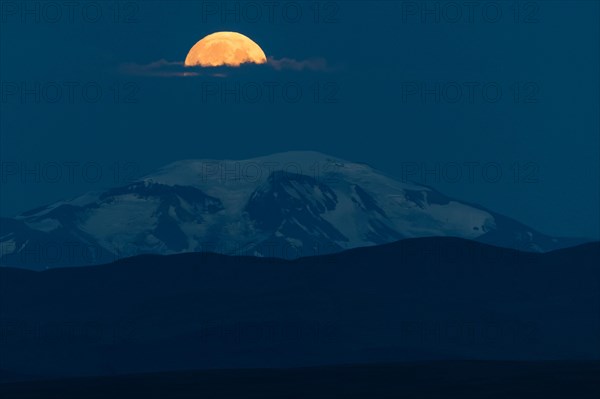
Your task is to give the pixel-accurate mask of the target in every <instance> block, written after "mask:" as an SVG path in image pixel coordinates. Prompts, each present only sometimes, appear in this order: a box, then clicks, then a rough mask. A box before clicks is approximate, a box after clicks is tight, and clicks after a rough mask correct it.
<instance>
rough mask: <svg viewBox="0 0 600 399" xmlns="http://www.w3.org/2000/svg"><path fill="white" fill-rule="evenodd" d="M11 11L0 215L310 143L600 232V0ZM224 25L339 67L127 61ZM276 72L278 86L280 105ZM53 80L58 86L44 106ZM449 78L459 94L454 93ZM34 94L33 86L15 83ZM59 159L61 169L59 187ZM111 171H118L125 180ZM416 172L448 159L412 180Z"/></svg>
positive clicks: (447, 189) (569, 229)
mask: <svg viewBox="0 0 600 399" xmlns="http://www.w3.org/2000/svg"><path fill="white" fill-rule="evenodd" d="M5 3H6V4H8V5H9V7H7V6H6V4H4V3H3V4H4V5H3V7H4V9H3V10H2V15H1V17H2V27H1V32H0V33H1V35H0V37H1V39H0V40H1V42H0V44H1V57H0V75H1V76H0V77H1V80H2V85H3V86H2V114H1V134H2V136H1V150H0V155H1V158H2V162H3V175H2V192H1V193H0V214H1V215H2V216H12V215H14V214H16V213H18V212H22V211H25V210H27V209H30V208H33V207H35V206H38V205H41V204H44V203H49V202H52V201H55V200H58V199H60V198H63V197H69V196H73V195H77V194H79V193H81V192H83V191H87V190H90V189H102V188H106V187H109V186H113V185H118V184H121V183H123V181H125V180H127V178H128V177H131V176H137V175H141V174H143V173H145V172H149V171H152V170H153V169H155V168H157V167H160V166H162V165H164V164H166V163H169V162H171V161H175V160H179V159H183V158H230V159H231V158H233V159H236V158H248V157H254V156H259V155H265V154H269V153H273V152H280V151H287V150H316V151H321V152H324V153H329V154H331V155H335V156H338V157H341V158H345V159H348V160H352V161H361V162H366V163H369V164H371V165H373V166H374V167H376V168H378V169H380V170H382V171H385V172H386V173H388V174H391V175H395V176H397V177H399V178H402V177H403V176H404V177H409V178H413V179H414V180H420V181H423V182H425V183H427V184H429V185H431V186H434V187H436V188H438V189H439V190H441V191H442V192H444V193H446V194H448V195H451V196H454V197H458V198H460V199H463V200H466V201H470V202H474V203H479V204H482V205H484V206H486V207H488V208H490V209H493V210H495V211H497V212H500V213H504V214H506V215H508V216H512V217H514V218H516V219H518V220H520V221H522V222H524V223H526V224H529V225H531V226H532V227H534V228H536V229H538V230H540V231H541V232H544V233H548V234H554V235H575V236H588V237H596V238H598V237H600V230H599V224H600V221H599V218H600V215H599V206H598V204H599V202H600V198H599V186H598V181H599V180H600V176H599V170H600V165H599V153H600V143H599V132H600V125H599V113H600V102H599V92H600V85H599V73H598V72H599V70H600V69H599V50H600V45H599V36H600V35H599V28H598V25H599V20H600V14H599V11H600V10H599V6H598V2H595V1H581V2H577V1H565V2H560V1H538V2H520V3H517V4H518V9H519V13H518V15H516V14H515V9H514V4H515V3H514V2H512V1H499V2H482V6H481V7H477V8H475V10H474V12H473V14H472V17H471V16H470V10H469V9H468V7H467V6H465V5H464V3H462V2H450V3H451V4H450V3H445V2H437V1H433V2H425V3H423V2H418V3H413V2H400V1H399V2H393V1H386V2H360V1H340V2H321V3H318V4H319V10H320V14H319V17H318V18H316V17H315V9H314V8H312V7H314V6H313V4H314V2H284V3H286V4H291V5H289V6H288V8H287V9H286V10H287V12H286V11H284V10H283V8H282V7H281V6H280V7H278V8H277V9H275V11H274V13H273V14H269V13H270V9H269V7H268V6H265V4H266V3H268V2H263V1H257V2H250V3H251V5H250V6H248V3H247V2H246V3H243V2H242V3H240V2H228V4H229V7H230V9H231V10H233V12H234V13H233V14H226V15H213V14H212V13H209V12H208V10H212V7H214V6H215V5H217V6H218V4H222V3H218V2H193V1H182V2H167V1H154V2H120V3H118V4H121V6H119V9H118V10H115V4H117V3H114V2H87V3H86V2H76V3H77V8H76V9H75V10H72V9H68V8H66V6H65V5H64V3H62V2H57V3H54V4H59V5H60V6H59V7H61V8H60V9H59V10H58V12H60V13H61V17H60V18H58V20H56V21H55V22H53V19H56V15H57V14H56V12H57V10H54V9H48V8H46V9H44V8H43V2H31V3H29V8H28V9H25V8H24V7H25V5H24V3H21V2H5ZM89 4H91V6H90V5H89ZM449 4H450V5H449ZM452 4H453V5H456V4H459V5H460V8H459V9H456V8H452ZM415 5H416V6H417V8H420V9H414V6H415ZM15 7H16V8H15ZM221 7H222V5H221ZM252 7H254V8H252ZM257 7H258V8H257ZM424 7H428V8H427V9H424ZM436 7H441V8H440V10H439V11H436ZM84 8H85V12H84ZM236 8H237V10H236ZM203 10H204V11H203ZM221 10H222V9H221ZM238 10H239V12H238ZM256 10H259V12H261V14H262V17H260V18H258V20H255V19H254V18H255V15H256V14H255V12H256ZM297 10H301V11H302V16H300V17H297V18H296V17H295V15H296V14H295V12H296V11H297ZM428 10H429V12H428ZM498 10H500V12H501V13H502V14H501V15H500V16H497V14H496V12H497V11H498ZM96 11H100V12H101V13H102V15H101V16H100V17H97V15H98V14H97V13H95V12H96ZM115 11H119V12H120V13H119V16H118V17H115ZM71 12H73V13H72V14H71ZM432 12H433V14H432ZM456 12H460V13H461V14H462V17H460V18H459V19H458V20H457V21H453V18H454V17H455V15H456ZM415 13H416V14H415ZM423 19H424V20H423ZM94 20H97V21H96V22H92V21H94ZM294 20H296V22H294ZM494 21H496V22H494ZM219 30H232V31H238V32H241V33H244V34H246V35H247V36H249V37H251V38H252V39H254V40H255V41H256V42H257V43H259V44H260V45H261V47H262V48H263V49H264V50H265V53H266V54H267V56H272V57H275V58H277V59H281V58H292V59H295V60H297V61H299V62H300V61H303V60H308V59H312V58H324V59H326V60H327V64H328V68H327V69H326V70H317V71H311V70H302V71H296V70H291V69H287V70H281V71H277V70H274V69H273V68H272V67H270V66H253V67H249V68H240V69H239V70H235V71H230V72H228V76H227V77H224V78H215V77H211V76H200V77H157V76H142V75H141V74H140V73H138V74H126V73H124V69H123V68H124V64H131V63H135V64H138V65H146V64H149V63H152V62H155V61H158V60H161V59H165V60H167V61H183V59H184V58H185V55H186V53H187V51H188V50H189V48H191V46H192V45H193V44H194V43H195V42H196V41H198V40H199V39H200V38H202V37H203V36H205V35H206V34H209V33H212V32H214V31H219ZM133 69H134V70H137V71H142V67H139V66H138V67H137V69H136V68H133ZM175 69H176V70H179V69H178V68H175ZM130 70H131V69H130ZM160 71H161V72H163V70H162V69H161V70H160ZM72 84H75V85H77V86H76V87H75V88H74V89H73V97H72V98H69V95H68V94H69V89H68V87H67V86H68V85H72ZM265 84H275V89H274V91H273V93H274V95H275V97H274V100H273V101H272V102H270V101H268V100H266V99H265V97H266V95H267V91H268V89H267V88H266V86H265ZM290 84H291V85H293V87H296V88H300V90H302V98H301V99H300V100H299V101H298V102H296V103H292V102H290V101H289V100H287V99H286V98H285V97H284V93H283V91H282V90H283V89H282V87H283V86H284V85H290ZM436 84H437V85H438V87H439V90H438V93H440V95H441V96H442V97H441V98H440V101H439V102H438V103H434V99H433V97H432V96H433V95H432V94H428V95H426V98H425V103H424V102H423V100H422V99H421V98H420V97H419V95H418V94H414V87H415V85H417V86H419V85H420V87H421V88H423V87H424V88H426V89H427V88H429V89H431V88H435V87H436ZM36 85H37V86H36ZM55 85H58V86H60V87H61V97H60V99H58V101H57V102H56V103H52V102H51V100H52V98H54V97H55V95H56V94H55V93H56V90H55ZM84 85H88V86H87V87H88V89H87V90H88V91H86V94H87V95H88V98H90V96H91V97H93V96H94V93H95V92H94V90H93V89H94V88H96V89H98V88H99V90H100V91H101V95H102V97H101V99H99V100H97V101H95V102H94V101H93V98H92V99H91V100H89V99H88V100H86V98H85V97H84V94H83V90H82V88H81V87H82V86H84ZM209 85H210V86H209ZM214 85H217V86H214ZM457 85H458V87H460V88H461V90H462V96H461V97H460V98H458V100H457V101H456V102H454V103H452V98H455V96H456V95H457V94H456V93H457V92H456V87H457ZM257 86H258V87H260V90H261V94H262V95H263V100H261V101H259V102H258V103H250V102H249V100H248V98H241V100H240V101H239V103H234V100H232V99H231V98H226V99H225V102H226V104H221V103H219V100H216V99H215V97H214V96H212V95H210V94H207V90H208V88H209V87H210V88H213V87H217V92H219V90H222V88H229V89H231V88H232V87H233V88H234V89H235V88H236V87H238V88H239V90H238V92H239V93H241V95H244V94H245V95H246V96H248V95H252V93H254V92H251V90H252V88H253V87H257ZM471 86H473V87H474V89H473V97H472V99H471V97H469V95H468V94H469V92H468V87H471ZM23 87H25V88H26V89H28V90H33V91H35V92H36V94H37V95H40V98H39V99H36V98H35V95H34V94H31V93H29V94H27V92H26V93H25V94H22V93H16V94H14V91H15V88H17V92H18V91H19V89H21V88H23ZM36 87H37V88H36ZM483 87H486V91H485V93H484V92H483V89H482V88H483ZM317 88H319V89H320V92H319V94H318V95H317V96H316V98H315V90H316V89H317ZM496 88H499V89H500V90H501V91H502V94H501V95H500V96H497V95H496V92H495V90H496ZM334 90H335V92H334ZM419 90H420V89H417V93H419ZM517 90H518V91H519V95H517V93H516V91H517ZM116 91H118V92H119V93H120V95H118V96H117V97H116V98H115V92H116ZM219 93H220V94H219V95H222V92H219ZM292 94H293V93H292ZM444 94H445V96H444ZM129 99H132V100H134V102H132V103H127V100H129ZM328 100H335V101H334V102H330V101H328ZM66 162H79V165H75V166H72V167H71V169H69V167H68V166H65V165H66V164H65V163H66ZM86 162H87V164H86V165H89V163H90V162H91V163H93V165H95V167H97V168H100V170H102V173H103V175H102V178H99V179H96V178H95V177H94V173H93V171H90V170H88V173H87V174H86V175H85V176H84V177H82V174H83V173H84V172H83V166H82V165H84V163H86ZM48 163H50V164H48ZM466 163H469V165H472V166H470V167H469V166H468V165H467V164H466ZM48 165H55V166H48ZM56 165H62V166H60V167H59V168H60V171H59V173H61V174H62V177H60V178H58V179H56V180H57V181H52V180H53V179H52V177H51V176H54V173H57V172H56V171H57V170H58V169H57V167H56ZM115 165H120V166H121V168H122V169H124V171H123V172H122V173H121V174H120V175H119V177H118V178H115V177H114V176H113V175H112V172H113V171H114V168H115ZM457 165H459V167H460V169H457ZM38 167H39V168H40V169H39V171H38V169H36V168H38ZM415 167H416V168H417V169H418V170H421V171H422V170H425V169H427V170H435V168H436V167H437V168H439V169H438V171H437V172H429V173H428V174H426V175H425V176H422V175H421V176H419V174H418V173H417V174H413V170H414V168H415ZM484 167H485V168H484ZM14 168H17V169H20V170H19V171H17V172H14ZM52 168H54V169H52ZM24 169H30V170H31V169H32V170H33V172H30V173H23V170H24ZM69 171H74V175H73V176H66V175H67V174H68V173H70V172H69ZM457 171H460V173H461V174H462V176H461V177H458V178H455V176H456V175H455V173H456V172H457ZM470 171H473V172H474V174H473V175H470ZM498 171H500V172H501V173H502V176H501V177H499V178H497V177H496V176H497V175H496V173H497V172H498ZM44 174H46V175H44ZM37 175H41V176H37ZM38 177H39V178H40V181H39V182H36V181H35V180H36V179H37V178H38ZM516 177H519V179H516Z"/></svg>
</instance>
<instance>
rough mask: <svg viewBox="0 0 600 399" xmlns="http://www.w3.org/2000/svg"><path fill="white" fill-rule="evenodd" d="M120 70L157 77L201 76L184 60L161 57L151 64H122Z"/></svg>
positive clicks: (128, 73) (124, 72) (131, 73)
mask: <svg viewBox="0 0 600 399" xmlns="http://www.w3.org/2000/svg"><path fill="white" fill-rule="evenodd" d="M119 71H120V72H121V73H123V74H126V75H135V76H157V77H187V76H199V75H200V74H199V73H198V72H196V71H190V70H189V69H188V68H186V67H185V66H184V65H183V62H182V61H167V60H165V59H160V60H158V61H153V62H151V63H149V64H136V63H134V62H130V63H126V64H121V65H120V66H119Z"/></svg>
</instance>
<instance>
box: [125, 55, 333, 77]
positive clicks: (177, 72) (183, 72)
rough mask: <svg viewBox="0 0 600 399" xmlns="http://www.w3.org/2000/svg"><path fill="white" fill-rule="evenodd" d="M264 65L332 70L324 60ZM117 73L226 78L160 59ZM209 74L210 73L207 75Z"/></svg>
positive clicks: (277, 61) (128, 66)
mask: <svg viewBox="0 0 600 399" xmlns="http://www.w3.org/2000/svg"><path fill="white" fill-rule="evenodd" d="M266 65H269V66H270V67H272V68H273V69H275V70H277V71H283V70H291V71H321V72H324V71H330V70H332V68H331V67H330V66H329V65H328V63H327V60H325V59H324V58H310V59H306V60H296V59H294V58H275V57H268V58H267V63H266ZM119 72H120V73H122V74H125V75H133V76H149V77H190V76H213V77H226V76H227V74H225V72H224V71H223V68H221V69H219V70H214V68H211V67H205V68H203V67H193V68H190V67H186V66H185V65H184V63H183V61H167V60H165V59H160V60H158V61H153V62H150V63H148V64H138V63H135V62H129V63H124V64H121V65H120V66H119ZM209 72H210V73H209Z"/></svg>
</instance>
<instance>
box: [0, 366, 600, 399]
mask: <svg viewBox="0 0 600 399" xmlns="http://www.w3.org/2000/svg"><path fill="white" fill-rule="evenodd" d="M0 397H2V398H3V399H10V398H28V399H29V398H57V399H58V398H60V399H70V398H77V399H83V398H88V399H94V398H165V399H177V398H219V399H227V398H277V399H288V398H289V399H292V398H299V399H300V398H302V399H307V398H361V399H367V398H368V399H373V398H461V399H465V398H478V399H479V398H510V399H518V398H528V399H531V398H546V399H547V398H564V399H567V398H568V399H582V398H594V399H597V398H599V397H600V362H519V363H517V362H467V361H463V362H433V363H414V364H387V365H363V366H338V367H318V368H304V369H281V370H274V369H255V370H250V369H247V370H209V371H195V372H193V371H189V372H176V373H160V374H140V375H132V376H118V377H102V378H78V379H70V380H56V381H44V382H20V383H11V384H0Z"/></svg>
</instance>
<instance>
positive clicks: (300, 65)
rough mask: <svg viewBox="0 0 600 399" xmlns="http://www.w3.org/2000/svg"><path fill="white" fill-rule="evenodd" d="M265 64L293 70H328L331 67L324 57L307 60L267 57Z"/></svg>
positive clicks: (279, 68)
mask: <svg viewBox="0 0 600 399" xmlns="http://www.w3.org/2000/svg"><path fill="white" fill-rule="evenodd" d="M267 64H268V65H271V66H272V67H273V68H274V69H275V70H277V71H281V70H285V69H287V70H293V71H304V70H308V71H328V70H330V69H331V68H330V67H329V65H328V64H327V60H325V59H324V58H310V59H307V60H296V59H293V58H279V59H278V58H275V57H268V59H267Z"/></svg>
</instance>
